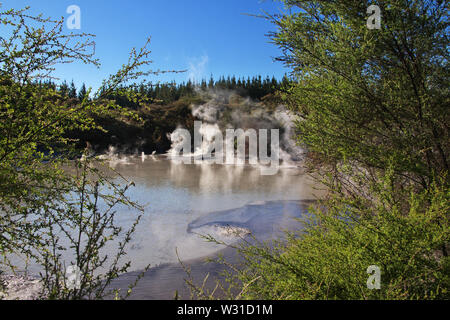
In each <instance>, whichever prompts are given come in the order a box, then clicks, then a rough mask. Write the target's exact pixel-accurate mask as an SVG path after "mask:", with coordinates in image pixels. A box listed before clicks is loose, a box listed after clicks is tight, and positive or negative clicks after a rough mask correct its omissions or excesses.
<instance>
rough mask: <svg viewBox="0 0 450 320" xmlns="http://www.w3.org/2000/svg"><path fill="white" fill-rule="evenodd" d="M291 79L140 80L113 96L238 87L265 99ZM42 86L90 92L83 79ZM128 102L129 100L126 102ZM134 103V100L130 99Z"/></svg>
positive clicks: (163, 97) (154, 96) (169, 95)
mask: <svg viewBox="0 0 450 320" xmlns="http://www.w3.org/2000/svg"><path fill="white" fill-rule="evenodd" d="M288 83H289V79H288V77H287V76H284V77H283V78H282V79H281V80H278V79H276V78H275V77H272V78H270V77H269V76H267V77H266V78H264V79H263V77H262V76H260V75H259V76H255V77H252V78H250V77H248V78H247V79H241V78H236V77H235V76H232V77H227V78H225V77H220V78H219V79H218V80H214V78H213V77H211V78H210V79H209V81H206V80H205V79H204V80H202V81H201V82H200V83H194V82H192V81H190V80H189V81H187V82H182V83H178V84H177V83H157V84H144V83H143V84H140V85H138V86H128V87H127V86H121V87H119V88H118V90H117V91H116V92H115V93H112V94H110V95H109V97H110V98H115V99H117V100H120V98H119V97H120V96H122V92H123V91H132V92H133V93H135V94H139V95H140V96H141V97H145V98H147V99H149V101H154V102H157V103H162V104H168V103H172V102H175V101H177V100H179V99H180V98H183V97H194V96H196V95H197V90H202V91H206V90H217V89H219V90H220V89H224V90H235V91H237V92H238V93H239V94H241V95H245V96H249V97H251V98H253V99H261V98H262V97H264V96H266V95H268V94H273V93H275V92H276V91H278V90H280V89H281V88H282V87H286V86H287V84H288ZM37 84H38V85H40V86H45V87H47V88H51V89H54V90H56V91H58V92H59V93H60V94H61V95H62V96H63V97H67V98H69V99H78V100H79V101H82V100H83V99H84V98H85V97H86V95H87V88H86V85H85V84H84V83H83V84H82V86H81V87H80V89H78V90H77V88H76V86H75V84H74V82H73V81H72V82H71V83H70V85H69V84H68V83H67V82H66V81H64V82H63V83H62V84H60V85H57V84H56V83H54V82H52V81H50V80H47V81H40V82H38V83H37ZM124 104H126V103H124ZM129 104H130V105H129V106H130V107H132V106H133V103H129Z"/></svg>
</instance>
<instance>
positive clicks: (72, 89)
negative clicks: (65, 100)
mask: <svg viewBox="0 0 450 320" xmlns="http://www.w3.org/2000/svg"><path fill="white" fill-rule="evenodd" d="M76 97H77V88H76V87H75V83H73V80H72V82H71V83H70V88H69V98H70V99H75V98H76Z"/></svg>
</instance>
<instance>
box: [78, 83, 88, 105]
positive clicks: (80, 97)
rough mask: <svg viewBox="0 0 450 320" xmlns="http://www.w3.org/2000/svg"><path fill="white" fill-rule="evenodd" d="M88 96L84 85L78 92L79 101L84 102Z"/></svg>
mask: <svg viewBox="0 0 450 320" xmlns="http://www.w3.org/2000/svg"><path fill="white" fill-rule="evenodd" d="M86 95H87V90H86V85H85V84H84V83H83V85H82V86H81V89H80V91H79V92H78V100H80V101H83V100H84V98H85V97H86Z"/></svg>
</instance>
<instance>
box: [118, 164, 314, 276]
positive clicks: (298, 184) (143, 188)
mask: <svg viewBox="0 0 450 320" xmlns="http://www.w3.org/2000/svg"><path fill="white" fill-rule="evenodd" d="M115 169H116V170H117V171H118V172H120V173H121V174H122V175H123V176H125V177H126V178H127V179H130V180H132V181H134V183H135V184H136V187H135V188H132V189H131V191H130V195H131V198H132V200H134V201H137V202H139V203H141V204H146V207H145V215H144V219H143V220H142V222H141V224H140V225H139V226H138V228H137V230H136V234H135V236H134V239H133V241H132V243H131V250H130V251H129V252H128V254H129V255H128V257H129V258H130V259H131V260H132V262H133V263H132V268H133V269H140V268H143V267H144V266H145V265H147V264H148V263H150V264H151V265H153V266H154V265H158V264H160V263H170V262H175V261H177V257H176V253H175V249H176V248H177V249H178V253H179V255H180V257H181V258H182V259H192V258H198V257H202V256H205V255H208V254H211V253H212V252H214V251H216V250H218V249H219V247H217V246H216V245H213V244H211V243H206V242H205V241H204V240H203V239H201V238H200V237H199V236H198V235H197V234H195V233H193V232H190V230H189V225H190V224H191V223H192V222H194V221H196V220H198V219H200V218H204V217H205V216H208V215H210V214H211V213H214V212H217V211H224V210H230V209H234V208H241V207H244V206H246V205H248V204H258V203H262V202H266V201H274V200H312V199H315V194H316V193H317V191H316V190H314V189H313V182H312V180H311V179H310V178H308V177H307V176H306V175H304V174H302V173H301V170H300V169H298V168H285V169H280V170H279V172H278V174H276V175H273V176H263V175H260V170H259V168H258V167H252V166H227V165H214V164H198V165H196V164H191V165H185V164H176V163H174V162H171V161H169V160H166V159H165V158H162V157H150V158H147V159H145V160H144V161H142V159H141V158H140V157H136V158H129V159H128V160H127V162H126V163H124V162H119V163H116V166H115ZM119 212H120V215H119V216H118V218H119V220H118V221H120V223H121V224H123V225H125V226H128V225H130V224H131V221H132V218H133V216H134V213H133V212H131V211H129V210H127V209H122V210H121V211H119ZM258 219H260V220H261V225H264V224H267V222H265V221H263V220H264V215H261V216H260V218H258ZM228 223H230V224H233V223H234V222H233V219H229V222H228ZM236 223H237V222H236ZM253 224H254V223H253ZM214 230H217V228H215V226H214V225H211V228H210V229H208V228H202V229H201V231H202V232H200V233H214ZM222 231H223V230H222ZM250 231H254V230H250Z"/></svg>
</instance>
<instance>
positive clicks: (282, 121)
mask: <svg viewBox="0 0 450 320" xmlns="http://www.w3.org/2000/svg"><path fill="white" fill-rule="evenodd" d="M199 94H201V95H202V96H203V99H205V100H207V102H206V103H204V104H200V105H192V115H193V116H194V117H195V118H196V119H198V120H201V121H202V126H201V128H200V130H199V133H200V134H201V135H202V136H203V141H202V144H201V147H200V148H197V149H196V150H194V152H193V155H192V156H194V157H195V158H201V156H202V155H207V154H209V153H210V151H211V150H212V149H213V148H214V146H213V142H214V136H215V135H216V133H217V132H221V133H222V134H224V131H225V130H226V129H238V128H240V129H243V130H244V131H245V130H247V129H255V130H256V131H258V129H267V130H270V129H280V131H281V133H282V135H281V141H280V160H281V161H282V166H297V164H298V162H299V161H301V160H302V159H303V158H304V153H305V152H304V150H303V149H302V148H301V147H299V146H298V145H296V142H295V137H294V124H295V121H296V120H297V117H296V116H294V115H292V114H291V113H290V112H289V111H288V110H287V109H286V108H285V107H284V106H283V105H278V106H276V107H267V106H265V105H264V104H263V103H260V102H255V101H252V100H250V99H249V98H242V97H240V96H239V95H237V94H235V93H234V92H233V91H229V90H228V91H227V90H209V91H208V92H199ZM169 138H170V140H171V141H172V147H171V150H170V151H169V155H170V154H172V153H175V152H178V150H180V149H181V146H182V144H183V136H182V135H180V134H179V132H178V131H174V132H173V133H172V134H171V135H170V136H169Z"/></svg>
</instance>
